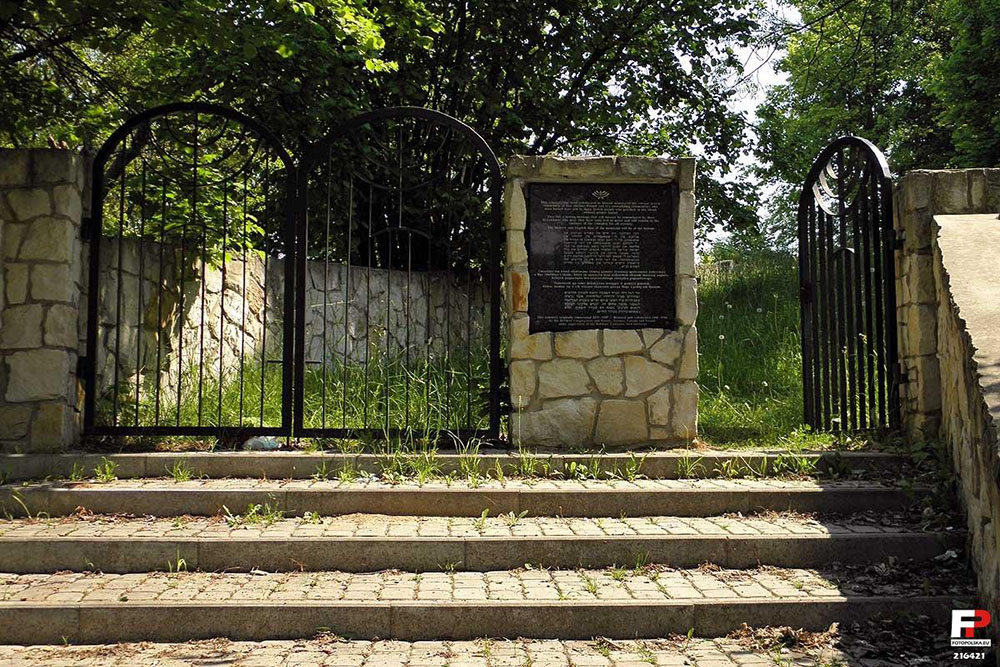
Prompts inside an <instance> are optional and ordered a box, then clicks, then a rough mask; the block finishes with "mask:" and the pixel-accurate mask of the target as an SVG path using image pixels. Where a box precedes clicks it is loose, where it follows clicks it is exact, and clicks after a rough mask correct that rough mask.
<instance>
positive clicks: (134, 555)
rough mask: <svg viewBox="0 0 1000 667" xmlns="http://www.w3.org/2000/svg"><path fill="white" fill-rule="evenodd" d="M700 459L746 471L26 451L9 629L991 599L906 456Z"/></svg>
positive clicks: (445, 633)
mask: <svg viewBox="0 0 1000 667" xmlns="http://www.w3.org/2000/svg"><path fill="white" fill-rule="evenodd" d="M696 458H697V459H698V463H699V465H700V470H699V472H700V473H702V474H709V475H710V474H712V473H717V475H722V476H716V477H714V478H709V479H678V477H679V476H680V475H681V473H684V472H690V471H691V470H692V467H693V466H692V458H691V457H687V458H685V457H682V456H681V455H676V454H656V455H651V456H648V457H646V458H645V459H642V460H639V461H637V460H636V459H634V458H628V457H625V456H616V455H605V456H600V457H575V456H553V457H551V458H548V457H547V458H546V461H545V462H544V464H542V465H544V466H547V471H548V474H549V476H550V478H535V479H521V478H515V477H514V475H515V473H516V472H517V471H518V470H524V467H525V462H524V461H522V460H518V457H517V456H514V455H508V454H505V453H496V454H490V455H486V456H482V457H480V458H478V459H474V460H473V459H469V458H468V457H459V456H457V455H455V456H447V455H439V457H438V459H439V460H438V461H437V463H436V465H437V466H438V467H439V468H440V469H441V470H442V471H444V474H447V473H448V472H449V471H452V472H453V474H452V476H451V477H445V478H442V477H440V476H438V477H434V478H432V479H428V480H426V481H424V482H423V483H422V484H418V483H417V481H415V480H413V479H409V478H407V479H399V480H392V481H393V483H389V481H387V480H386V479H385V476H384V475H382V477H381V478H374V477H370V476H367V475H366V473H376V471H378V470H379V466H380V463H379V461H378V460H377V458H376V457H366V456H358V455H349V456H348V455H336V454H267V455H247V454H215V455H205V454H188V455H175V454H135V455H116V456H108V457H107V460H109V461H111V462H112V465H110V466H106V468H105V473H106V474H105V475H104V479H105V480H106V481H104V482H98V481H97V480H96V479H94V478H88V479H85V480H79V481H69V480H67V479H61V478H60V477H62V476H72V477H74V478H78V477H79V476H80V466H81V465H87V466H88V467H87V471H88V474H90V470H91V469H92V468H93V467H96V466H101V465H106V464H104V462H103V461H102V457H100V456H97V457H95V458H93V459H89V460H87V461H86V462H85V463H84V464H81V459H80V458H79V457H75V458H74V457H68V456H52V457H17V456H9V457H4V458H3V461H2V462H0V470H3V471H5V472H4V474H5V475H6V484H5V485H3V486H0V507H2V509H3V513H4V514H5V515H6V516H7V517H8V518H7V519H4V520H0V573H2V574H0V643H3V644H60V643H63V642H70V643H72V644H78V643H87V644H92V643H96V644H101V643H108V642H118V641H154V642H185V641H189V640H196V639H207V638H212V637H227V638H229V639H232V640H244V641H262V640H279V639H298V638H310V637H314V636H315V635H316V634H317V633H320V632H322V633H332V634H333V635H337V636H341V637H348V638H354V639H361V640H371V639H374V638H381V639H395V640H405V641H408V642H422V641H445V640H447V641H466V640H476V639H479V638H484V637H506V638H510V639H514V638H518V637H523V638H537V639H540V640H546V639H547V640H557V639H558V640H578V639H591V638H594V637H609V638H612V639H618V640H632V639H636V638H651V639H652V638H664V637H669V636H671V635H689V636H691V637H694V638H715V637H724V636H725V635H727V634H728V633H730V632H732V631H734V630H738V629H740V628H741V627H742V625H743V624H744V623H746V624H748V625H750V626H756V627H763V626H792V627H795V628H805V629H806V630H815V631H822V630H826V629H827V628H828V627H829V626H830V625H831V624H832V623H840V624H842V626H844V625H845V624H849V623H852V622H855V621H863V620H865V619H868V618H871V617H874V616H892V615H895V614H897V613H899V612H905V611H914V610H916V609H919V610H920V612H921V613H923V614H927V615H930V616H932V617H934V618H938V619H940V623H941V625H940V627H941V628H942V632H943V633H944V632H946V628H947V627H948V626H947V619H948V617H949V616H948V615H949V610H950V609H952V608H955V606H956V604H957V602H956V600H971V599H973V598H974V595H975V593H974V588H973V586H972V583H973V582H971V581H968V577H967V576H966V575H963V576H956V574H955V572H954V570H942V568H941V567H940V566H939V565H938V561H935V560H934V559H935V557H937V556H940V555H941V554H942V553H944V552H946V551H947V550H949V549H953V550H956V551H960V550H961V549H962V547H963V546H964V535H963V534H962V533H961V531H958V530H932V529H928V528H927V527H926V526H925V525H924V523H923V522H922V521H921V517H920V513H919V512H918V511H914V510H913V509H912V508H913V506H914V504H915V503H918V502H919V501H920V500H921V499H922V498H924V497H926V495H927V494H928V493H929V489H927V488H925V487H922V486H920V485H912V486H907V487H905V488H904V487H900V486H895V485H893V484H890V483H887V482H886V481H884V480H886V479H890V478H893V477H895V476H896V474H897V472H898V470H899V468H900V467H901V466H902V462H901V460H900V459H898V458H897V457H894V456H891V455H871V454H865V455H854V454H847V453H845V454H843V455H837V456H827V457H818V458H817V457H813V458H811V459H810V463H809V465H810V466H815V467H816V468H817V469H819V470H825V471H827V472H833V471H836V472H838V473H839V474H840V477H839V478H837V479H825V478H820V479H818V480H817V479H789V478H774V479H771V478H753V479H748V478H740V476H741V475H742V474H744V473H746V472H747V471H749V470H755V471H757V473H758V474H759V473H760V472H763V469H762V468H761V467H760V466H761V465H762V464H761V462H762V461H770V463H768V464H764V465H769V466H772V467H771V469H772V470H773V469H775V468H774V466H775V465H778V466H779V467H780V465H781V464H775V461H777V460H778V458H777V457H776V456H775V455H770V456H767V455H759V454H754V455H750V454H746V455H743V456H739V457H737V456H733V455H729V454H714V455H706V456H697V457H696ZM178 461H183V464H181V465H182V469H183V470H184V471H186V472H185V474H180V475H177V474H175V476H176V477H177V478H178V479H173V478H170V477H166V476H165V475H166V474H167V473H166V471H168V470H171V469H173V470H174V471H175V473H176V471H177V470H178V468H177V465H178V464H177V462H178ZM786 463H787V462H786ZM74 465H75V466H76V470H75V472H74V467H73V466H74ZM345 465H347V466H348V469H349V470H350V471H351V473H350V475H349V477H351V478H352V481H340V480H339V479H337V477H338V474H339V473H338V471H339V470H341V469H342V468H343V466H345ZM581 466H583V468H584V469H585V472H581ZM110 469H113V472H114V476H115V477H116V479H113V480H112V479H110V477H111V475H110V474H108V470H110ZM491 470H492V471H493V474H492V476H490V477H487V473H488V472H489V471H491ZM602 470H603V471H604V473H601V472H599V471H602ZM497 471H501V472H497ZM557 471H561V472H562V473H563V475H564V476H570V475H571V476H573V478H572V479H552V478H551V476H553V475H555V473H556V472H557ZM615 471H617V476H616V478H615V479H606V477H607V476H608V473H614V472H615ZM741 471H742V472H741ZM188 474H190V476H191V477H192V478H191V479H186V480H185V479H183V478H184V477H186V476H187V475H188ZM229 475H232V476H229ZM46 476H48V478H49V479H47V480H46V479H44V478H45V477H46ZM345 477H347V476H345ZM497 477H499V478H500V479H497ZM595 477H601V478H602V479H595ZM726 477H729V478H726ZM680 664H683V663H680ZM723 664H726V663H723ZM733 664H735V663H733Z"/></svg>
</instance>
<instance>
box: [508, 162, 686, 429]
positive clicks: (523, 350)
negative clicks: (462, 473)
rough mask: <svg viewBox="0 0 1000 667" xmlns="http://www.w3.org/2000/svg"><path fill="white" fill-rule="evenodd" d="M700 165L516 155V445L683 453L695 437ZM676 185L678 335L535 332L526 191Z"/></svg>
mask: <svg viewBox="0 0 1000 667" xmlns="http://www.w3.org/2000/svg"><path fill="white" fill-rule="evenodd" d="M694 173H695V161H694V159H691V158H685V159H682V160H680V161H679V162H674V161H669V160H661V159H655V158H642V157H617V158H615V157H594V158H562V157H555V156H546V157H514V158H513V159H511V161H510V162H509V163H508V166H507V183H506V191H505V196H504V208H505V224H506V229H507V262H506V285H507V306H508V316H509V327H510V329H509V330H510V344H509V349H508V364H509V366H508V368H509V373H510V395H511V408H512V414H511V419H510V438H511V440H512V441H513V442H514V443H516V444H518V445H524V446H529V447H535V446H541V447H557V448H558V447H562V448H568V447H578V446H586V447H609V448H616V447H628V446H632V445H645V444H657V445H685V444H688V443H690V442H691V441H692V440H693V439H694V438H695V437H696V436H697V430H698V384H697V382H696V381H695V378H696V377H697V375H698V334H697V330H696V329H695V319H696V318H697V314H698V303H697V296H696V283H695V278H694V213H695V201H694ZM574 182H576V183H587V184H590V183H664V184H666V183H675V182H676V183H678V185H679V191H680V192H679V203H678V210H677V211H675V220H676V223H677V225H676V234H675V248H676V249H675V253H676V255H675V269H674V273H675V286H674V289H675V302H676V328H675V329H672V330H664V329H635V330H623V329H581V330H574V331H567V332H555V333H554V332H541V333H533V334H532V333H529V323H530V317H531V313H530V312H529V310H528V293H529V289H530V282H531V277H530V275H529V270H528V268H529V267H528V253H527V249H526V244H525V229H526V223H527V217H528V212H527V208H526V199H525V196H526V194H525V189H526V187H527V186H528V185H529V184H531V183H574Z"/></svg>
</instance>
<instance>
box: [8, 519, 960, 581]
mask: <svg viewBox="0 0 1000 667" xmlns="http://www.w3.org/2000/svg"><path fill="white" fill-rule="evenodd" d="M963 543H964V533H963V532H961V531H957V530H956V531H948V532H924V531H922V530H921V529H920V528H919V527H918V526H915V525H913V524H912V523H910V522H909V521H907V520H905V518H903V517H898V516H892V515H887V516H885V517H879V520H875V519H873V518H872V517H870V516H867V515H866V516H859V517H843V518H837V519H833V518H829V519H827V518H822V517H819V518H815V519H813V518H810V517H806V516H802V515H795V514H785V515H782V514H770V515H764V516H760V517H755V516H750V517H742V516H724V517H711V518H697V517H695V518H690V517H689V518H684V517H670V516H663V517H644V518H635V519H624V520H623V519H618V518H607V519H591V518H578V519H570V518H545V517H543V518H535V517H524V518H519V517H517V516H516V515H514V516H511V515H508V516H506V517H487V518H480V519H471V518H443V517H405V516H404V517H396V516H385V515H350V516H343V517H334V518H316V519H311V520H309V521H306V520H295V519H284V520H279V521H276V522H274V523H270V524H250V525H238V526H233V525H230V522H227V521H225V520H224V519H222V518H218V517H217V518H185V519H183V520H181V521H178V520H169V519H153V518H147V519H143V518H131V519H130V518H121V517H102V516H89V517H83V518H77V517H69V518H66V519H64V520H63V521H38V520H15V521H0V572H16V573H45V572H59V571H74V570H75V571H81V570H96V571H100V572H108V573H132V572H148V571H157V570H160V571H165V570H171V569H173V570H176V569H179V567H180V565H179V563H183V566H184V567H186V568H187V569H190V570H195V569H201V570H205V571H226V572H246V571H251V570H264V571H296V570H305V571H322V570H340V571H345V572H372V571H378V570H391V569H397V570H406V571H413V572H426V571H434V570H443V569H454V570H459V571H461V570H468V571H478V572H483V571H489V570H502V569H510V568H517V567H522V566H524V564H526V563H531V564H532V565H533V566H536V567H545V568H575V567H610V566H613V565H627V566H635V565H636V564H642V563H662V564H667V565H670V566H672V567H696V566H698V565H700V564H702V563H706V562H710V563H715V564H717V565H720V566H723V567H729V568H749V567H754V566H756V565H758V564H765V565H773V566H779V567H817V566H821V565H825V564H827V563H830V562H834V561H838V562H842V563H845V564H860V563H866V562H882V561H884V560H887V559H889V558H896V559H906V558H910V559H915V560H928V559H931V558H934V557H935V556H938V555H940V554H941V553H943V552H944V551H945V550H947V549H949V548H954V549H960V548H961V547H962V545H963Z"/></svg>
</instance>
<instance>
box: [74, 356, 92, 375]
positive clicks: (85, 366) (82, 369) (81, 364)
mask: <svg viewBox="0 0 1000 667" xmlns="http://www.w3.org/2000/svg"><path fill="white" fill-rule="evenodd" d="M89 372H90V360H89V359H88V358H87V357H77V359H76V377H77V379H79V378H85V377H87V375H88V374H89Z"/></svg>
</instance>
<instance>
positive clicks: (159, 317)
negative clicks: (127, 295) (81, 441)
mask: <svg viewBox="0 0 1000 667" xmlns="http://www.w3.org/2000/svg"><path fill="white" fill-rule="evenodd" d="M162 178H163V182H162V183H161V184H160V188H161V200H160V248H159V250H160V266H159V271H158V275H157V278H156V389H155V390H154V391H155V394H156V395H155V397H154V399H153V403H154V406H155V407H154V408H153V425H154V426H159V425H160V375H161V374H162V372H163V371H162V365H161V364H162V362H163V360H162V354H163V335H164V334H166V335H168V336H169V335H170V333H169V331H164V327H163V320H164V318H163V249H164V245H165V244H166V236H165V234H166V232H165V230H166V228H167V177H166V175H164V176H162Z"/></svg>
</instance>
